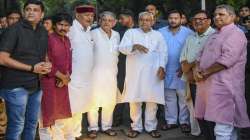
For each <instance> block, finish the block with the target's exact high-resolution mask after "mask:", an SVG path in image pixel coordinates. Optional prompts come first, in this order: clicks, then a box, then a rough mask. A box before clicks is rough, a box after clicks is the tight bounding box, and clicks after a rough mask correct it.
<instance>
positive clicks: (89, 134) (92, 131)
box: [88, 130, 97, 139]
mask: <svg viewBox="0 0 250 140" xmlns="http://www.w3.org/2000/svg"><path fill="white" fill-rule="evenodd" d="M88 137H89V138H91V139H95V138H96V137H97V131H96V130H91V131H89V132H88Z"/></svg>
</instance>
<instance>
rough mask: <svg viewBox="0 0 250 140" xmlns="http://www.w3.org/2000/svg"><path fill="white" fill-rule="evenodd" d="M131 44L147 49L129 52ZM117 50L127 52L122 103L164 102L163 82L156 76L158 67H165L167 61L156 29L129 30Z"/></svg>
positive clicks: (162, 41) (164, 47)
mask: <svg viewBox="0 0 250 140" xmlns="http://www.w3.org/2000/svg"><path fill="white" fill-rule="evenodd" d="M134 44H140V45H143V46H145V47H147V48H148V49H149V52H148V53H147V54H145V53H140V52H139V51H134V52H132V48H133V45H134ZM119 50H120V51H121V52H122V53H124V54H125V55H127V60H126V78H125V86H124V91H123V94H122V95H123V102H153V103H159V104H165V100H164V81H163V80H160V79H159V78H158V76H157V71H158V69H159V67H160V66H161V67H163V68H165V64H166V62H167V46H166V44H165V41H164V38H163V36H162V35H161V34H160V32H158V31H155V30H151V31H150V32H148V33H144V32H143V31H142V30H141V29H140V28H137V29H130V30H128V31H127V32H126V33H125V34H124V37H123V39H122V41H121V44H120V46H119Z"/></svg>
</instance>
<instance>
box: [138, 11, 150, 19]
mask: <svg viewBox="0 0 250 140" xmlns="http://www.w3.org/2000/svg"><path fill="white" fill-rule="evenodd" d="M145 15H148V16H150V17H152V19H154V15H153V14H152V13H150V12H141V13H139V19H140V18H141V17H143V16H145Z"/></svg>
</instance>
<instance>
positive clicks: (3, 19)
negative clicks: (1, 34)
mask: <svg viewBox="0 0 250 140" xmlns="http://www.w3.org/2000/svg"><path fill="white" fill-rule="evenodd" d="M0 25H1V28H2V29H5V28H7V27H8V23H7V17H6V15H1V17H0Z"/></svg>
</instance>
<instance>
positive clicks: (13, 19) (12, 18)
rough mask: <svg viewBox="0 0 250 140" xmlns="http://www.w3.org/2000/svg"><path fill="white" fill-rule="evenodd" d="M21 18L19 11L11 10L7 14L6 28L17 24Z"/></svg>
mask: <svg viewBox="0 0 250 140" xmlns="http://www.w3.org/2000/svg"><path fill="white" fill-rule="evenodd" d="M21 18H22V14H21V12H20V11H19V10H17V9H12V10H10V11H8V12H7V23H8V26H12V25H13V24H15V23H17V22H18V21H20V20H21Z"/></svg>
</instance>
